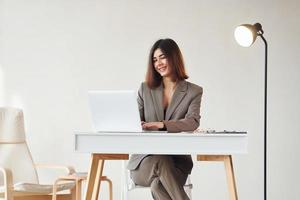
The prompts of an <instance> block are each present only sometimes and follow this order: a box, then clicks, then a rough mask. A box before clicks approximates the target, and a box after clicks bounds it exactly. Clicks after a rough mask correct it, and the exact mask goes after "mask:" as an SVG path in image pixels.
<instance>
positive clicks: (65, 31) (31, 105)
mask: <svg viewBox="0 0 300 200" xmlns="http://www.w3.org/2000/svg"><path fill="white" fill-rule="evenodd" d="M299 9H300V3H299V1H297V0H294V1H293V0H288V1H287V0H285V1H284V0H276V1H271V0H267V1H261V0H260V1H258V0H255V1H245V0H242V1H238V0H226V1H208V0H206V1H205V0H199V1H196V0H190V1H180V0H176V1H174V0H167V1H159V0H152V1H146V0H128V1H121V0H114V1H109V0H106V1H104V0H103V1H101V0H89V1H82V0H73V1H71V0H52V1H46V0H27V1H21V0H0V103H1V106H2V105H12V106H19V107H21V108H23V109H24V112H25V118H26V119H25V122H26V130H27V139H28V143H29V145H30V148H31V152H32V154H33V157H34V160H35V161H36V162H46V163H61V164H72V165H75V166H76V168H77V169H79V171H86V170H87V169H88V164H89V155H85V154H76V153H75V152H74V151H73V130H90V129H91V128H92V126H91V119H90V115H89V110H88V106H87V95H86V94H87V91H88V90H90V89H136V88H137V87H138V86H139V84H140V82H141V81H143V79H144V75H145V71H146V63H147V56H148V52H149V49H150V47H151V45H152V44H153V43H154V42H155V41H156V40H157V39H159V38H165V37H170V38H173V39H174V40H175V41H177V42H178V44H179V46H180V47H181V49H182V52H183V55H184V58H185V61H186V65H187V71H188V73H189V75H190V81H192V82H194V83H196V84H199V85H202V86H203V88H204V96H203V102H202V110H201V113H202V119H201V127H202V128H213V129H217V130H223V129H227V130H246V131H248V133H249V154H248V155H237V156H234V164H235V172H236V178H237V184H238V192H239V197H240V199H243V200H252V199H263V72H264V68H263V67H264V45H263V42H262V41H261V40H260V39H258V41H256V43H255V44H254V45H253V46H252V47H251V48H242V47H240V46H238V45H237V44H236V42H235V41H234V38H233V31H234V28H235V27H236V26H237V25H239V24H242V23H255V22H260V23H261V24H262V25H263V29H264V30H265V37H266V38H267V40H268V42H269V74H268V75H269V93H268V97H269V104H268V114H269V120H268V125H269V127H268V134H269V140H268V142H269V146H268V155H269V159H268V163H269V167H268V169H269V176H268V188H269V199H272V200H282V199H289V200H296V199H298V198H299V195H300V192H299V183H298V180H299V179H300V175H299V171H298V170H299V168H300V163H299V160H298V157H299V156H298V154H299V153H300V150H299V141H300V137H299V131H300V125H299V124H300V123H299V119H300V106H299V102H300V94H299V91H300V80H299V75H300V69H299V66H300V58H299V55H298V54H299V51H300V39H299V38H300V37H299V35H300V27H299V24H300V14H298V13H299V12H298V11H299ZM120 170H121V163H120V162H117V161H113V162H107V165H106V166H105V169H104V171H105V174H106V175H107V176H109V177H111V179H112V180H113V181H114V182H115V184H114V195H115V197H116V199H119V194H120V189H121V186H120V185H119V184H118V183H119V179H120V175H121V172H120ZM192 178H193V183H194V186H195V187H194V189H193V195H194V199H209V200H217V199H218V200H219V199H228V192H227V186H226V182H225V174H224V170H223V165H222V164H218V163H216V164H213V163H210V164H206V163H203V164H198V163H197V164H195V167H194V170H193V175H192ZM103 194H104V193H103ZM131 196H132V199H150V196H151V195H150V193H148V194H145V193H143V192H138V191H135V192H133V193H132V194H131ZM105 197H106V194H105ZM147 197H148V198H147Z"/></svg>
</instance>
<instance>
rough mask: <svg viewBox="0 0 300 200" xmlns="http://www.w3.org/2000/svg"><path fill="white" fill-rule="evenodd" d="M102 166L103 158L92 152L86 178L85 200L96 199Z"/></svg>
mask: <svg viewBox="0 0 300 200" xmlns="http://www.w3.org/2000/svg"><path fill="white" fill-rule="evenodd" d="M103 167H104V160H103V159H101V157H99V156H98V155H97V154H92V158H91V164H90V171H89V175H88V180H87V190H86V198H85V199H86V200H98V194H99V189H100V183H101V176H102V172H103Z"/></svg>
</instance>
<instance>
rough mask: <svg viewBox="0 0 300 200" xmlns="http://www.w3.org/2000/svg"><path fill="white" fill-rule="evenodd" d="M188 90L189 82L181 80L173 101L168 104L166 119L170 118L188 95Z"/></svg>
mask: <svg viewBox="0 0 300 200" xmlns="http://www.w3.org/2000/svg"><path fill="white" fill-rule="evenodd" d="M186 91H187V82H186V81H184V80H183V81H180V82H179V83H178V85H177V87H176V89H175V91H174V94H173V97H172V100H171V103H170V105H169V106H168V109H167V112H166V117H165V120H170V118H171V116H172V114H173V113H174V111H175V110H176V108H177V106H178V105H179V103H180V102H181V101H182V99H183V97H184V96H185V95H186Z"/></svg>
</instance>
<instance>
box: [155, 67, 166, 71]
mask: <svg viewBox="0 0 300 200" xmlns="http://www.w3.org/2000/svg"><path fill="white" fill-rule="evenodd" d="M166 69H167V67H161V68H158V69H157V70H158V71H159V72H164V71H166Z"/></svg>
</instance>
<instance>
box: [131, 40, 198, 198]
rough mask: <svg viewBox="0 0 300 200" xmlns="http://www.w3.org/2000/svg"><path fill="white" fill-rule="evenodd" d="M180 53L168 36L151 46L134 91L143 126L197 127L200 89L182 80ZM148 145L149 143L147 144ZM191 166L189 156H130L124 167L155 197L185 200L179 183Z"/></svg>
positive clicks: (169, 128) (172, 128)
mask: <svg viewBox="0 0 300 200" xmlns="http://www.w3.org/2000/svg"><path fill="white" fill-rule="evenodd" d="M187 78H188V76H187V75H186V72H185V68H184V63H183V58H182V54H181V52H180V49H179V47H178V45H177V44H176V42H174V41H173V40H172V39H160V40H158V41H157V42H155V44H154V45H153V47H152V48H151V51H150V55H149V62H148V70H147V74H146V81H145V82H144V83H142V84H141V87H140V89H139V93H138V104H139V111H140V116H141V121H142V126H143V129H145V130H166V131H168V132H182V131H194V130H195V129H197V128H198V126H199V121H200V104H201V97H202V88H201V87H200V86H197V85H195V84H192V83H190V82H187V81H185V79H187ZM148 145H151V144H148ZM192 168H193V161H192V158H191V156H190V155H137V154H136V155H132V156H131V158H130V160H129V163H128V169H129V170H131V177H132V179H133V181H134V182H135V183H136V184H137V185H141V186H147V187H149V186H150V187H151V192H152V196H153V198H154V199H156V200H188V199H189V198H188V196H187V195H186V193H185V191H184V189H183V186H184V184H185V182H186V179H187V176H188V174H190V173H191V171H192Z"/></svg>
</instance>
